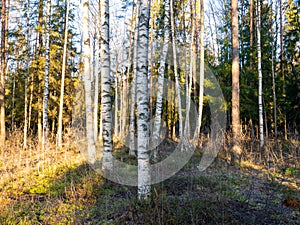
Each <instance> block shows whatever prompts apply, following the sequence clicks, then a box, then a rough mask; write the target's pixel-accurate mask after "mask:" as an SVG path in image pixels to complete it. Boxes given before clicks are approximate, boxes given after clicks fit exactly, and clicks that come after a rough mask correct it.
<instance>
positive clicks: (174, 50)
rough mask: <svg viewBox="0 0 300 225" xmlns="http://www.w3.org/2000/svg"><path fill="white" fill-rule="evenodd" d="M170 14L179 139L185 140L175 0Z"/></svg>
mask: <svg viewBox="0 0 300 225" xmlns="http://www.w3.org/2000/svg"><path fill="white" fill-rule="evenodd" d="M170 14H171V36H172V47H173V60H174V75H175V85H176V92H177V100H178V115H179V137H180V138H183V131H182V112H181V109H182V107H181V95H180V94H181V90H180V84H179V76H178V68H177V51H176V37H175V18H174V16H175V15H174V0H171V2H170Z"/></svg>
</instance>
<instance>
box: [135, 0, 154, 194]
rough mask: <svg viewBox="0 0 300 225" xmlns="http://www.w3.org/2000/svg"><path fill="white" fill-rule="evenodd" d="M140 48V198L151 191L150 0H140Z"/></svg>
mask: <svg viewBox="0 0 300 225" xmlns="http://www.w3.org/2000/svg"><path fill="white" fill-rule="evenodd" d="M138 4H140V6H139V7H140V10H139V14H138V45H137V46H138V48H137V57H136V59H137V68H136V72H137V73H136V84H137V85H136V88H137V90H136V91H137V93H136V94H137V97H138V98H137V111H138V116H137V128H138V138H137V147H138V198H139V199H148V198H149V197H150V192H151V185H150V182H151V174H150V154H149V149H148V148H149V92H148V46H149V19H150V1H149V0H138Z"/></svg>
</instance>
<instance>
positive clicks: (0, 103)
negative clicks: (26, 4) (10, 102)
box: [0, 0, 7, 146]
mask: <svg viewBox="0 0 300 225" xmlns="http://www.w3.org/2000/svg"><path fill="white" fill-rule="evenodd" d="M1 13H2V15H1V26H2V28H1V71H0V73H1V74H0V146H4V144H5V135H6V134H5V77H6V66H7V65H6V40H7V39H6V36H7V7H6V0H2V12H1Z"/></svg>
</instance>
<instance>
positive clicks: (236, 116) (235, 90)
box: [231, 0, 242, 164]
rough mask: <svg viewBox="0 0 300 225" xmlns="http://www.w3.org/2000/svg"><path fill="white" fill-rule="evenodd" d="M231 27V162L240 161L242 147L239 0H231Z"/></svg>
mask: <svg viewBox="0 0 300 225" xmlns="http://www.w3.org/2000/svg"><path fill="white" fill-rule="evenodd" d="M231 8H232V9H231V10H232V12H231V27H232V71H231V73H232V100H231V104H232V106H231V107H232V109H231V110H232V111H231V117H232V133H233V146H232V154H231V164H234V163H236V162H239V161H240V156H241V153H242V149H241V147H240V138H241V133H240V132H241V129H240V83H239V74H240V69H239V37H238V32H239V23H238V0H231Z"/></svg>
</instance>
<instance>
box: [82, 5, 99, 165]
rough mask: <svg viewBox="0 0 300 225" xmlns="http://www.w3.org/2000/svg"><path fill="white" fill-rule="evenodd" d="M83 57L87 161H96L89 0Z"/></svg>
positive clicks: (84, 26)
mask: <svg viewBox="0 0 300 225" xmlns="http://www.w3.org/2000/svg"><path fill="white" fill-rule="evenodd" d="M82 25H83V57H84V89H85V114H86V136H87V148H88V160H89V162H90V163H94V162H95V160H96V147H95V138H94V130H93V107H92V84H91V82H92V81H91V79H92V78H91V70H90V37H89V0H84V1H83V24H82Z"/></svg>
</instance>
